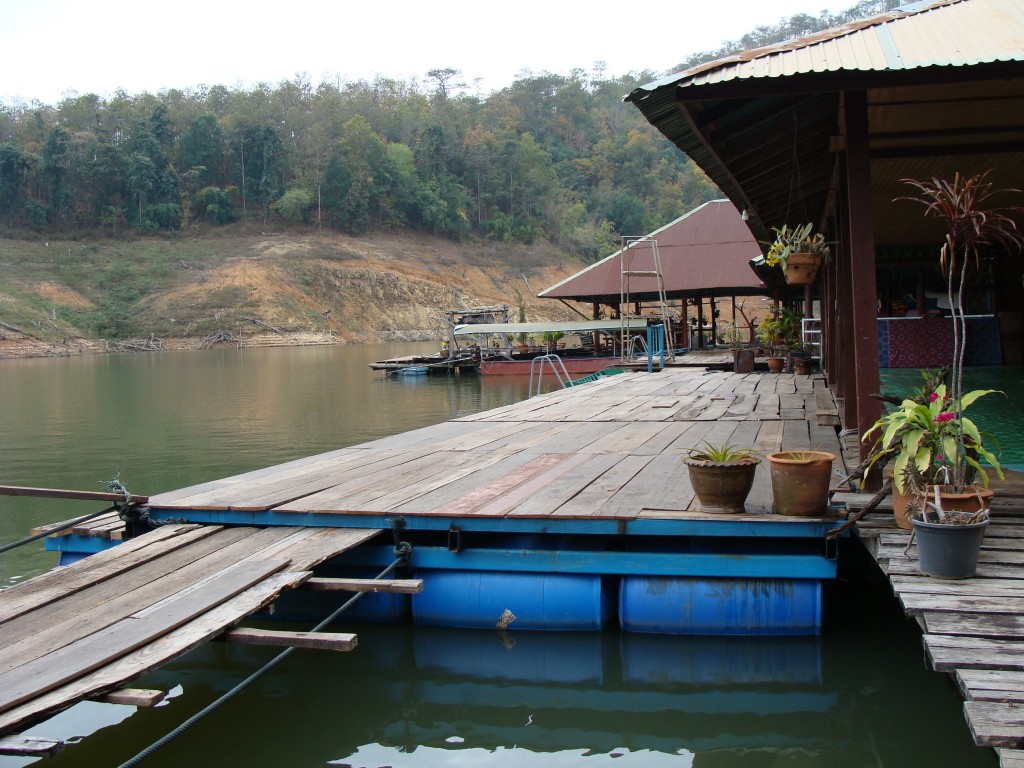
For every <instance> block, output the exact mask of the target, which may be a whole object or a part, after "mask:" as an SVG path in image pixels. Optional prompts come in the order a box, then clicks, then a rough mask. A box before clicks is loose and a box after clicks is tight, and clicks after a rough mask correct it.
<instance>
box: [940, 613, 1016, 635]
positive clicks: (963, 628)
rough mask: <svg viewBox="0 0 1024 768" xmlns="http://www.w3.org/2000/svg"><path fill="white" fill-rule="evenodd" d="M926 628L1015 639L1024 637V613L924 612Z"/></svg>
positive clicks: (954, 633) (950, 632)
mask: <svg viewBox="0 0 1024 768" xmlns="http://www.w3.org/2000/svg"><path fill="white" fill-rule="evenodd" d="M921 618H922V623H923V625H924V627H925V630H926V631H927V632H928V633H929V634H932V635H961V636H975V637H999V638H1004V639H1013V638H1017V637H1024V615H1021V614H993V613H990V614H983V613H941V612H938V611H935V612H932V611H926V612H924V613H923V614H922V617H921Z"/></svg>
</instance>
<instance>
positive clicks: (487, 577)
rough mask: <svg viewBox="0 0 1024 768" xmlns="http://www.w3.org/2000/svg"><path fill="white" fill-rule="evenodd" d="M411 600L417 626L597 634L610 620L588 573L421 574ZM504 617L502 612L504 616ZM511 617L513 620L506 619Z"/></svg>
mask: <svg viewBox="0 0 1024 768" xmlns="http://www.w3.org/2000/svg"><path fill="white" fill-rule="evenodd" d="M417 575H418V576H419V577H420V578H422V579H423V582H424V590H423V592H422V593H421V594H418V595H416V596H415V597H414V598H413V601H412V615H413V620H414V621H415V622H416V623H417V624H424V625H432V626H442V627H469V628H474V627H475V628H494V627H495V626H496V624H497V623H498V622H499V620H502V617H504V621H505V623H506V624H507V626H508V627H511V628H514V629H553V630H570V631H571V630H599V629H601V628H602V627H604V626H605V624H607V623H608V622H609V620H610V619H611V616H612V607H613V606H612V598H611V590H610V589H608V588H606V583H605V581H606V580H605V579H603V578H602V577H601V576H595V575H589V574H562V573H516V572H497V571H421V572H419V573H418V574H417ZM506 612H508V613H506ZM511 617H514V618H511Z"/></svg>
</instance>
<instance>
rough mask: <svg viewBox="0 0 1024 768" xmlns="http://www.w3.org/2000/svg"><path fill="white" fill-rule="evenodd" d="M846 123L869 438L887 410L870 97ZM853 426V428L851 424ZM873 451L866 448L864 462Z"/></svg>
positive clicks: (850, 95)
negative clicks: (878, 396)
mask: <svg viewBox="0 0 1024 768" xmlns="http://www.w3.org/2000/svg"><path fill="white" fill-rule="evenodd" d="M844 104H845V109H844V110H843V111H844V114H845V117H846V186H847V189H848V198H847V199H848V201H849V214H848V216H849V218H848V221H849V235H850V268H851V270H850V278H851V281H850V282H851V284H852V287H853V327H852V329H851V330H852V333H851V334H850V337H851V340H852V342H853V361H852V362H853V363H854V368H855V371H856V387H857V388H856V391H855V392H847V393H846V397H847V398H848V399H849V398H856V413H857V422H856V426H857V431H858V434H860V435H864V434H866V433H867V432H868V430H869V429H871V426H872V425H873V424H874V423H875V421H877V420H878V418H879V416H880V415H881V412H882V410H881V404H880V403H879V401H878V400H875V399H874V398H872V397H871V393H873V392H878V391H879V389H880V388H881V386H880V383H879V372H878V306H877V302H878V294H877V286H876V281H875V230H874V225H873V222H872V216H871V171H870V160H869V158H868V99H867V94H866V93H865V92H864V91H848V92H846V93H845V94H844ZM847 426H853V425H852V424H849V423H848V424H847ZM869 450H870V445H869V444H868V443H864V442H861V444H860V459H861V461H863V460H864V458H865V457H866V455H867V453H868V451H869ZM864 482H865V487H867V488H868V489H869V490H877V488H878V487H879V485H880V483H881V475H880V474H875V473H872V475H869V476H868V477H867V478H865V481H864Z"/></svg>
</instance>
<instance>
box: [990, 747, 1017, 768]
mask: <svg viewBox="0 0 1024 768" xmlns="http://www.w3.org/2000/svg"><path fill="white" fill-rule="evenodd" d="M996 754H997V755H998V756H999V766H1000V768H1024V751H1022V750H1019V749H996Z"/></svg>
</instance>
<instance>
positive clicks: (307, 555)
mask: <svg viewBox="0 0 1024 768" xmlns="http://www.w3.org/2000/svg"><path fill="white" fill-rule="evenodd" d="M306 530H308V531H309V533H310V535H309V536H308V537H306V538H303V539H302V540H300V541H294V542H293V541H291V540H288V541H286V542H284V544H285V546H282V547H281V548H280V549H278V550H276V551H274V552H273V553H271V552H269V551H268V550H264V551H263V552H261V553H256V554H254V555H253V556H254V557H264V558H266V559H271V558H273V559H275V560H287V561H289V566H288V568H289V570H298V571H308V570H311V569H312V568H314V567H316V566H318V565H320V564H321V563H323V562H325V561H327V560H329V559H331V558H332V557H334V556H335V555H340V554H341V553H342V552H348V551H349V550H351V549H354V548H356V547H358V546H359V545H360V544H364V543H366V542H368V541H370V540H371V539H373V538H375V537H376V536H377V535H379V534H380V533H381V532H382V531H381V529H379V528H318V529H306Z"/></svg>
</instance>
